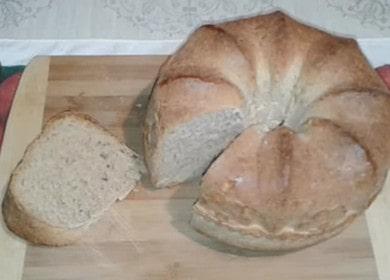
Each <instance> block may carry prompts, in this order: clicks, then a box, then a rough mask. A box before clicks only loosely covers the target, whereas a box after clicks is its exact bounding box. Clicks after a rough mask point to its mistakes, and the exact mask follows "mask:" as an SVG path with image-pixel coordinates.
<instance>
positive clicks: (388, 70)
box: [376, 64, 390, 89]
mask: <svg viewBox="0 0 390 280" xmlns="http://www.w3.org/2000/svg"><path fill="white" fill-rule="evenodd" d="M376 71H377V72H378V74H379V76H380V77H381V78H382V79H383V81H384V82H385V84H386V85H387V87H388V88H389V89H390V64H387V65H383V66H381V67H378V68H376Z"/></svg>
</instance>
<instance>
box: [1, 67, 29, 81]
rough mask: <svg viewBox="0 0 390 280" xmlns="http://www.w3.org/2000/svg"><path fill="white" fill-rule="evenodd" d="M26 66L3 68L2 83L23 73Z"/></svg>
mask: <svg viewBox="0 0 390 280" xmlns="http://www.w3.org/2000/svg"><path fill="white" fill-rule="evenodd" d="M24 68H25V66H23V65H18V66H1V68H0V83H1V82H2V81H4V80H5V79H7V78H8V77H10V76H12V75H13V74H17V73H22V72H23V70H24Z"/></svg>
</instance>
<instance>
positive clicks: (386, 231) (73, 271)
mask: <svg viewBox="0 0 390 280" xmlns="http://www.w3.org/2000/svg"><path fill="white" fill-rule="evenodd" d="M164 59H165V57H162V56H126V57H51V58H49V57H40V58H36V59H34V60H33V61H32V62H31V64H30V65H29V66H28V67H27V69H26V71H25V73H24V75H23V78H22V81H21V84H20V86H19V89H18V92H17V95H16V97H15V101H14V106H13V108H12V111H11V114H10V117H9V122H8V125H7V130H6V135H5V139H4V145H3V150H2V152H1V154H0V163H1V165H0V176H1V177H0V188H2V189H3V191H2V193H3V192H4V190H5V187H6V184H7V181H8V179H9V175H10V173H11V172H12V169H13V168H14V167H15V165H16V164H17V162H18V161H19V160H20V159H21V157H22V155H23V152H24V149H25V147H26V145H28V143H30V142H31V140H32V139H33V138H34V137H35V136H36V135H37V134H38V133H39V132H40V129H41V125H42V123H43V122H44V121H46V120H47V118H49V117H51V116H53V115H54V114H56V113H58V112H60V111H63V110H66V109H73V110H77V111H81V112H84V113H87V114H90V115H91V116H92V117H94V118H96V119H97V120H98V121H99V122H100V123H101V124H102V125H103V126H105V127H106V128H108V129H109V130H110V131H111V132H112V133H114V134H115V135H116V136H118V137H119V138H120V139H122V140H123V141H125V142H126V143H127V144H128V145H129V146H130V147H131V148H133V149H134V150H136V151H137V152H139V153H141V154H142V148H141V146H142V145H141V136H142V135H141V123H142V122H141V120H142V118H143V115H144V113H145V103H146V101H147V97H148V95H149V93H150V87H151V85H152V82H153V79H154V78H155V76H156V73H157V71H158V67H159V65H160V64H161V63H162V62H163V61H164ZM387 185H389V184H387ZM389 189H390V187H386V188H385V191H384V192H382V194H381V195H380V196H379V197H378V199H377V200H376V201H375V203H374V204H373V205H372V206H371V208H370V209H369V211H367V213H366V215H365V216H363V217H361V218H359V219H358V220H356V221H355V222H354V223H353V225H351V226H350V227H349V228H348V229H347V230H346V231H345V232H343V233H342V234H341V235H339V236H337V237H335V238H333V239H331V240H329V241H326V242H323V243H321V244H319V245H317V246H313V247H311V248H307V249H305V250H301V251H297V252H293V253H289V254H285V255H272V254H270V255H267V254H261V253H254V252H248V251H242V250H237V249H234V248H230V247H228V246H226V245H222V244H220V243H217V242H214V241H212V240H210V239H208V238H207V237H205V236H203V235H201V234H199V233H197V232H196V231H194V230H193V229H192V228H191V227H190V225H189V223H188V221H189V219H190V216H191V207H192V204H193V202H194V200H195V199H196V197H197V195H198V187H197V186H196V185H195V184H194V185H189V184H187V185H182V186H178V187H174V188H170V189H164V190H154V189H153V188H151V186H150V184H149V183H148V179H147V178H145V180H144V182H143V183H142V185H141V186H138V187H137V188H136V189H135V191H133V192H132V193H131V194H130V195H129V197H128V199H126V200H124V201H121V202H118V203H116V204H115V205H114V207H112V209H111V210H110V211H109V212H108V213H107V214H106V215H105V216H104V218H103V219H102V220H101V221H100V222H99V223H97V224H96V225H94V226H93V228H92V229H91V230H90V231H89V233H88V234H87V235H86V236H85V237H84V238H83V239H82V240H80V242H79V243H78V244H76V245H73V246H68V247H62V248H48V247H36V246H30V245H26V244H25V243H24V241H22V240H20V239H18V238H16V237H15V236H14V235H12V234H11V233H9V232H8V231H7V229H6V227H5V226H4V225H2V227H1V228H0V279H12V280H14V279H20V278H22V279H26V280H27V279H28V280H33V279H34V280H35V279H39V280H45V279H57V280H60V279H61V280H65V279H67V280H68V279H69V280H70V279H72V280H76V279H77V280H80V279H110V280H116V279H118V280H119V279H142V280H148V279H150V280H152V279H166V280H168V279H169V280H175V279H188V280H196V279H200V280H208V279H225V280H228V279H256V280H257V279H266V280H274V279H275V280H283V279H285V280H287V279H288V280H295V279H299V280H304V279H307V280H313V279H322V280H324V279H343V280H344V279H354V280H355V279H356V280H357V279H367V280H372V279H381V280H389V279H390V269H389V267H390V241H389V240H390V218H389V217H390V191H389Z"/></svg>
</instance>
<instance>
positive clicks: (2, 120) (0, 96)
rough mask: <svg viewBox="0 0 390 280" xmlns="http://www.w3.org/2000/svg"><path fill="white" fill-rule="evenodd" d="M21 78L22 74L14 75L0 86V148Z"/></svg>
mask: <svg viewBox="0 0 390 280" xmlns="http://www.w3.org/2000/svg"><path fill="white" fill-rule="evenodd" d="M21 77H22V74H15V75H13V76H11V77H9V78H8V79H7V80H5V81H4V82H3V83H2V84H1V85H0V148H1V144H2V143H3V137H4V130H5V125H6V123H7V119H8V114H9V111H10V109H11V105H12V101H13V99H14V96H15V93H16V89H17V88H18V85H19V81H20V78H21Z"/></svg>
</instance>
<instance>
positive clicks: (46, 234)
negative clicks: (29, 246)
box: [3, 190, 89, 246]
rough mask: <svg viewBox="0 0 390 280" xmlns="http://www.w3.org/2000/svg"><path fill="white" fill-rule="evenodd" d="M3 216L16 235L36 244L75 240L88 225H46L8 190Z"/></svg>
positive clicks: (58, 243) (53, 244)
mask: <svg viewBox="0 0 390 280" xmlns="http://www.w3.org/2000/svg"><path fill="white" fill-rule="evenodd" d="M3 216H4V220H5V222H6V223H7V226H8V229H10V230H11V231H12V232H13V233H15V234H16V235H18V236H20V237H22V238H23V239H25V240H27V241H29V242H31V243H33V244H37V245H48V246H64V245H69V244H72V243H74V242H75V241H77V240H78V239H79V238H80V236H81V234H82V233H84V232H85V231H86V229H87V227H88V226H89V225H85V226H83V227H79V228H73V229H66V228H58V227H53V226H51V225H48V224H46V223H44V222H42V221H40V220H39V219H36V218H34V217H32V216H31V215H29V213H28V212H26V211H25V209H24V208H23V206H22V205H21V204H19V203H18V202H17V200H16V199H15V197H14V195H12V191H11V190H8V192H7V193H6V196H5V197H4V201H3Z"/></svg>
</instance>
